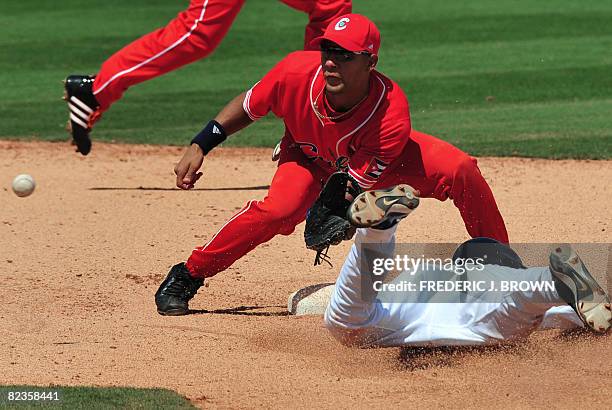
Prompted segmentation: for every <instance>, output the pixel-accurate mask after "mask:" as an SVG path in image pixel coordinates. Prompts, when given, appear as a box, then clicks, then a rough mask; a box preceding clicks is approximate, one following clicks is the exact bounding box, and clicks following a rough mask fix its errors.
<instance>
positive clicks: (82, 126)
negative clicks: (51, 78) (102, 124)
mask: <svg viewBox="0 0 612 410" xmlns="http://www.w3.org/2000/svg"><path fill="white" fill-rule="evenodd" d="M94 79H95V77H92V76H89V75H69V76H68V77H66V79H65V80H64V91H65V92H64V100H65V101H66V102H67V103H68V110H70V119H69V120H68V130H69V131H70V133H71V134H72V139H73V141H74V144H75V145H76V146H77V152H80V153H81V154H83V155H87V154H89V151H91V139H89V132H90V131H91V124H90V119H91V116H92V115H93V114H94V113H95V112H96V110H97V109H98V108H99V107H100V104H98V101H97V100H96V97H94V95H93V83H94Z"/></svg>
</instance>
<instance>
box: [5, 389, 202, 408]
mask: <svg viewBox="0 0 612 410" xmlns="http://www.w3.org/2000/svg"><path fill="white" fill-rule="evenodd" d="M9 392H46V393H49V392H58V398H59V400H58V401H51V400H39V401H38V402H35V401H15V400H13V401H9V399H8V398H9V396H8V394H9ZM13 397H15V396H13ZM53 397H55V396H53ZM58 405H59V406H58ZM0 407H2V408H16V409H29V408H34V409H37V408H41V407H43V408H58V407H61V408H64V409H83V410H85V409H87V410H89V409H194V408H195V407H194V406H193V405H191V403H190V402H189V401H188V400H187V399H185V398H184V397H182V396H179V395H178V394H176V393H175V392H173V391H170V390H166V389H132V388H125V387H108V388H102V387H58V386H53V387H37V386H2V387H0Z"/></svg>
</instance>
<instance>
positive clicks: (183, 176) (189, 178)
mask: <svg viewBox="0 0 612 410" xmlns="http://www.w3.org/2000/svg"><path fill="white" fill-rule="evenodd" d="M203 162H204V153H203V152H202V149H201V148H200V146H199V145H197V144H192V145H191V146H189V148H187V151H185V154H184V155H183V158H181V160H180V161H179V163H178V164H176V166H175V167H174V173H175V174H176V186H177V187H179V188H181V189H191V188H193V187H194V185H195V183H196V181H197V180H198V179H200V177H201V176H202V173H201V172H198V171H199V169H200V167H201V166H202V163H203Z"/></svg>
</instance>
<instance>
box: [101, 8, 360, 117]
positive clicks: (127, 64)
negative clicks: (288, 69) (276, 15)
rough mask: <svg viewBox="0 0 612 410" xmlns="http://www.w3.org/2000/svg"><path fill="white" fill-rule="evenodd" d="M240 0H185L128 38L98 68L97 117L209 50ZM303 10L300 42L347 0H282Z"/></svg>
mask: <svg viewBox="0 0 612 410" xmlns="http://www.w3.org/2000/svg"><path fill="white" fill-rule="evenodd" d="M244 1H245V0H191V1H190V3H189V7H188V8H187V10H184V11H182V12H180V13H179V14H178V15H177V16H176V17H175V18H174V19H173V20H171V21H170V22H169V23H168V24H167V25H166V26H165V27H163V28H160V29H158V30H156V31H153V32H152V33H149V34H146V35H144V36H143V37H141V38H139V39H137V40H135V41H133V42H132V43H130V44H128V45H127V46H125V47H124V48H122V49H121V50H119V51H118V52H116V53H115V54H113V55H112V56H111V57H110V58H109V59H108V60H106V61H105V62H104V63H103V64H102V67H101V68H100V71H99V72H98V74H97V76H96V79H95V82H94V86H93V93H94V96H95V97H96V100H97V101H98V103H99V104H100V108H99V109H98V112H97V113H96V114H95V116H94V118H92V122H93V121H95V120H97V119H98V118H99V117H100V115H101V114H102V113H103V112H104V111H106V110H107V109H108V108H109V107H110V105H111V104H112V103H114V102H115V101H117V100H118V99H120V98H121V96H122V95H123V93H124V92H125V90H127V89H128V88H129V87H130V86H132V85H134V84H138V83H140V82H143V81H146V80H149V79H152V78H154V77H157V76H159V75H162V74H165V73H167V72H169V71H172V70H175V69H177V68H179V67H182V66H184V65H186V64H189V63H192V62H194V61H196V60H199V59H201V58H203V57H206V56H207V55H208V54H210V53H211V52H212V51H213V50H214V49H215V48H216V47H217V46H218V45H219V43H220V42H221V40H222V39H223V37H225V35H226V34H227V32H228V30H229V28H230V27H231V25H232V23H233V22H234V19H235V18H236V16H237V15H238V12H239V11H240V9H241V8H242V6H243V4H244ZM283 2H285V3H287V4H288V5H290V6H291V7H293V8H296V9H298V10H301V11H304V12H306V13H308V15H309V23H308V25H307V26H306V34H305V38H304V42H305V44H306V48H307V49H308V44H309V43H310V41H311V40H312V39H313V38H315V37H318V36H320V35H322V34H323V31H324V30H325V27H327V24H328V23H329V22H330V21H331V20H332V19H334V18H335V17H337V16H339V15H342V14H345V13H349V12H350V10H351V2H350V0H301V1H297V0H283Z"/></svg>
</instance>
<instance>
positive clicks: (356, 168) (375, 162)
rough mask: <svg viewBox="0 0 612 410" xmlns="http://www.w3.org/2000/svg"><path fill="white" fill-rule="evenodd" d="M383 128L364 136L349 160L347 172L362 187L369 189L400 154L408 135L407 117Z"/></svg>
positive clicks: (408, 123) (408, 121)
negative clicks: (362, 142)
mask: <svg viewBox="0 0 612 410" xmlns="http://www.w3.org/2000/svg"><path fill="white" fill-rule="evenodd" d="M384 128H385V129H384V131H382V132H381V133H380V135H378V136H372V137H373V138H366V139H365V140H366V142H365V143H364V144H363V145H362V146H361V147H360V148H359V149H358V150H357V152H355V154H353V155H352V156H351V158H350V160H349V170H348V173H349V174H350V175H351V176H352V177H353V178H355V180H356V181H357V182H358V183H359V185H360V186H361V188H363V189H370V188H371V187H372V186H373V185H374V184H375V183H376V181H378V179H379V178H380V176H381V174H382V173H383V172H384V171H385V169H386V168H387V167H388V166H389V164H391V163H392V162H393V161H395V160H396V159H397V158H398V157H399V156H400V155H401V153H402V151H403V150H404V147H405V146H406V143H407V142H408V139H409V137H410V120H409V118H405V119H403V120H402V121H395V122H394V124H393V125H391V126H387V127H384Z"/></svg>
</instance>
